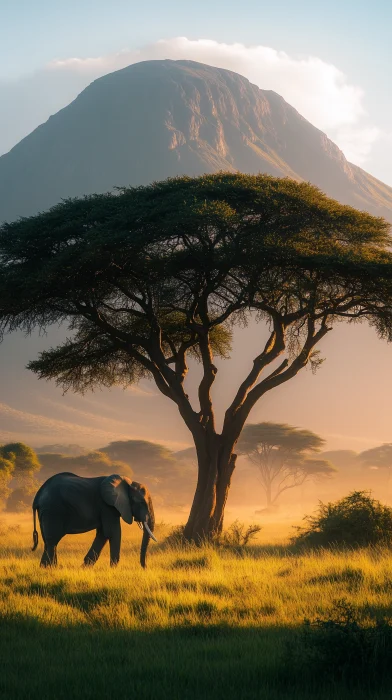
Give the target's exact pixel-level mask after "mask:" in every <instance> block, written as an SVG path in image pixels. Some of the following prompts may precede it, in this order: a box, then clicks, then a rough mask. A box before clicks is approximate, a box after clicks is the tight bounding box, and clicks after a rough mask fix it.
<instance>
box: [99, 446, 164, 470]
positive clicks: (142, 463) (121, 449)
mask: <svg viewBox="0 0 392 700" xmlns="http://www.w3.org/2000/svg"><path fill="white" fill-rule="evenodd" d="M99 451H100V452H104V453H105V454H107V455H108V456H109V457H110V459H114V460H121V461H123V462H126V463H127V464H129V466H130V467H132V469H133V471H134V472H135V473H136V474H141V473H143V472H144V473H149V474H153V473H157V472H158V473H160V474H165V473H167V471H168V469H170V468H174V467H175V466H176V459H175V456H174V453H173V452H172V451H171V450H169V449H168V448H167V447H165V446H164V445H160V444H159V443H156V442H150V441H148V440H117V441H115V442H111V443H109V445H106V447H100V448H99Z"/></svg>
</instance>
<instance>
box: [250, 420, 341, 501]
mask: <svg viewBox="0 0 392 700" xmlns="http://www.w3.org/2000/svg"><path fill="white" fill-rule="evenodd" d="M324 442H325V441H324V440H323V439H322V438H321V437H320V436H319V435H316V433H312V432H311V431H310V430H301V429H299V428H293V426H291V425H287V424H286V423H255V424H251V423H248V424H247V425H245V428H244V430H243V431H242V434H241V437H240V439H239V442H238V452H239V454H244V455H246V457H247V458H248V459H249V461H250V462H252V464H254V465H255V466H256V467H257V469H258V472H259V475H260V480H261V483H262V486H263V489H264V492H265V495H266V501H267V507H270V506H272V505H275V504H276V502H277V500H278V499H279V496H281V494H282V493H284V491H287V490H288V489H293V488H296V487H297V486H302V484H304V483H305V481H308V480H310V479H318V478H320V477H325V476H331V475H332V474H333V473H334V471H335V468H334V467H333V466H332V464H331V463H330V462H328V461H327V460H326V459H315V458H314V457H313V454H314V453H317V452H319V451H320V448H321V446H322V445H323V444H324Z"/></svg>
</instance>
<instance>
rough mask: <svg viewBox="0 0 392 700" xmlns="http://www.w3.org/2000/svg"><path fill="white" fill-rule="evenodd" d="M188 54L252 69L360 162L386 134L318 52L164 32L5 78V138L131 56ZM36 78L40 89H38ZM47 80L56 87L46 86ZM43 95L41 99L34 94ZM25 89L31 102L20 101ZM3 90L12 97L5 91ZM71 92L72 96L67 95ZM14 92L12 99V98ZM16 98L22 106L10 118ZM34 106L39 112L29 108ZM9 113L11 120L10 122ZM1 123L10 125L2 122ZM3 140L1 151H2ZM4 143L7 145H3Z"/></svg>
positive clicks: (256, 79) (251, 75)
mask: <svg viewBox="0 0 392 700" xmlns="http://www.w3.org/2000/svg"><path fill="white" fill-rule="evenodd" d="M165 58H169V59H174V60H178V59H187V60H194V61H200V62H202V63H207V64H210V65H213V66H217V67H220V68H226V69H229V70H232V71H235V72H237V73H240V74H242V75H244V76H245V77H247V78H248V79H249V80H250V81H251V82H252V83H254V84H256V85H258V86H259V87H260V88H262V89H264V90H274V91H275V92H277V93H279V94H280V95H282V96H283V97H284V98H285V100H286V101H287V102H289V103H290V104H291V105H293V107H295V108H296V109H297V110H298V111H299V112H300V113H301V114H302V115H303V116H304V117H305V118H306V119H308V120H309V121H310V122H311V123H312V124H314V125H315V126H317V127H318V128H320V129H322V130H323V131H326V132H327V133H328V135H329V136H330V137H331V138H332V139H333V140H335V141H336V142H337V143H338V145H339V146H340V147H343V150H344V149H346V151H347V153H348V155H349V157H350V159H351V160H353V161H354V162H356V163H358V164H362V163H363V162H365V161H366V158H367V157H368V155H369V153H370V151H371V148H372V145H373V144H374V143H375V141H376V140H377V139H378V138H379V137H380V136H381V133H380V131H379V130H378V129H377V128H376V127H375V126H374V125H369V124H367V123H366V110H365V106H364V93H363V90H362V89H361V87H360V86H358V85H354V84H352V83H351V82H350V81H349V79H348V78H347V76H346V75H345V74H344V73H343V72H342V71H341V70H340V69H339V68H338V67H336V66H334V65H333V64H331V63H327V62H325V61H323V60H321V59H320V58H318V57H316V56H305V57H295V56H290V55H289V54H288V53H286V52H284V51H277V50H276V49H273V48H271V47H267V46H245V45H244V44H238V43H234V44H227V43H220V42H217V41H213V40H207V39H196V40H191V39H188V38H186V37H177V38H173V39H161V40H159V41H157V42H155V43H154V44H149V45H146V46H144V47H142V48H140V49H136V50H123V51H120V52H117V53H113V54H109V55H106V56H98V57H89V58H79V57H71V58H65V59H62V60H60V59H57V60H54V61H52V62H50V63H49V64H48V65H47V66H46V67H45V69H44V70H42V71H39V72H38V73H36V74H35V75H34V76H31V77H30V79H28V78H25V79H24V81H21V82H20V83H19V84H13V86H12V85H10V84H8V85H7V86H4V85H3V86H1V85H0V101H1V103H2V104H5V105H6V107H5V112H6V114H5V115H4V114H3V115H2V116H1V115H0V133H1V132H3V133H4V136H3V144H7V142H8V143H9V142H10V140H11V139H12V136H11V135H12V133H14V134H17V135H18V136H19V137H20V133H21V131H23V129H24V130H25V133H27V132H28V130H29V129H27V125H28V124H29V128H30V129H31V128H32V122H33V121H34V120H35V124H34V126H36V125H37V123H38V122H37V118H38V117H39V118H40V119H41V120H42V119H43V112H44V111H45V106H46V110H47V116H49V114H51V113H53V112H54V111H56V109H59V108H61V107H63V106H65V104H67V102H69V101H70V99H73V98H74V97H76V95H77V94H78V92H80V90H81V89H82V88H83V87H85V86H87V85H88V84H89V83H90V82H91V81H92V80H94V79H95V78H98V77H100V76H102V75H105V74H106V73H110V72H112V71H115V70H118V69H120V68H123V67H125V66H128V65H130V64H132V63H136V62H139V61H145V60H151V59H165ZM32 85H34V89H32ZM45 85H50V88H53V89H49V90H46V92H45ZM37 91H38V93H39V96H40V98H41V99H40V100H38V101H39V102H40V104H39V106H37V105H36V102H37V100H36V98H34V94H36V93H37ZM23 95H26V96H27V103H28V104H26V101H25V103H24V108H23V109H21V105H22V103H23ZM4 96H5V97H6V98H8V100H5V99H4ZM65 96H66V98H67V99H66V100H65V99H64V98H65ZM10 99H11V104H10ZM12 103H14V104H16V105H18V110H17V111H18V113H16V110H14V111H15V114H14V118H12V111H13V106H12ZM30 106H33V113H32V114H29V111H30ZM6 120H7V122H8V125H6V123H5V122H6ZM2 126H3V127H4V128H2ZM1 147H2V143H1V142H0V153H1V152H2V149H1ZM3 148H4V145H3Z"/></svg>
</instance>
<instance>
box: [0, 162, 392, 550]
mask: <svg viewBox="0 0 392 700" xmlns="http://www.w3.org/2000/svg"><path fill="white" fill-rule="evenodd" d="M250 319H252V320H254V321H260V322H262V323H263V324H264V326H265V329H266V331H267V333H268V339H267V340H266V341H265V340H263V342H262V343H261V344H260V343H258V344H256V346H255V348H254V360H253V363H252V365H251V367H250V368H249V369H245V368H244V369H245V371H244V375H243V377H242V380H241V382H240V384H239V386H238V390H237V392H236V393H235V396H234V397H233V400H232V403H231V404H230V405H229V406H228V407H227V409H226V412H225V415H224V420H223V422H222V429H221V430H219V429H218V427H217V423H216V416H215V411H214V405H213V398H212V387H213V385H214V382H215V380H216V376H217V373H218V367H217V364H216V362H215V358H216V357H221V358H223V359H228V358H229V356H230V348H231V340H232V331H233V327H234V326H236V325H239V324H244V323H246V322H247V320H250ZM341 320H346V321H354V320H366V321H367V322H368V323H369V324H370V325H372V326H374V327H375V329H376V331H377V333H378V334H379V336H380V337H382V338H385V339H387V340H391V339H392V252H391V239H390V236H389V224H388V223H387V222H386V221H385V220H384V219H382V218H376V217H374V216H371V215H370V214H367V213H365V212H359V211H356V210H355V209H353V208H351V207H348V206H344V205H341V204H339V203H338V202H336V201H334V200H332V199H328V198H327V197H326V196H325V195H324V194H323V193H322V192H320V190H318V189H317V188H315V187H312V186H311V185H309V184H308V183H305V182H301V183H298V182H295V181H293V180H289V179H288V178H283V179H279V178H274V177H270V176H267V175H242V174H240V173H218V174H214V175H204V176H202V177H199V178H191V177H182V178H174V179H171V180H166V181H165V182H155V183H153V184H152V185H149V186H144V187H134V188H124V189H121V190H119V191H117V192H114V193H107V194H98V195H91V196H88V197H85V198H81V199H68V200H66V201H63V202H62V203H60V204H58V205H57V206H55V207H53V208H52V209H51V210H50V211H48V212H44V213H40V214H38V215H36V216H32V217H28V218H23V219H19V220H18V221H15V222H12V223H5V224H3V225H2V226H1V227H0V331H2V332H3V333H8V332H12V331H15V330H17V329H20V330H22V331H24V332H31V331H32V330H33V329H36V328H38V329H45V328H47V327H49V326H50V325H51V324H59V323H62V324H68V327H69V329H70V334H69V336H68V339H67V340H66V341H65V342H64V343H63V344H62V345H60V346H58V347H55V348H52V349H50V350H47V351H45V352H43V353H42V354H41V355H40V357H39V358H38V359H37V360H35V361H33V362H31V363H30V364H29V367H30V368H31V369H32V370H33V371H35V372H36V373H37V374H38V375H39V377H42V378H47V379H55V380H56V381H57V382H58V384H59V385H61V386H62V387H63V388H64V389H65V390H66V389H72V390H74V391H78V392H83V391H86V390H87V389H90V388H92V387H94V386H97V385H101V386H102V385H103V386H112V385H115V384H123V385H125V386H129V385H130V384H133V383H135V382H138V381H139V380H140V379H141V378H143V377H146V378H149V379H151V380H153V381H154V382H155V383H156V386H157V388H158V390H159V391H160V392H161V393H162V395H163V396H165V397H166V398H167V399H168V400H170V401H172V402H173V403H174V405H175V406H176V407H177V409H178V411H179V414H180V416H181V418H182V420H183V421H184V423H185V425H186V426H187V428H188V429H189V431H190V433H191V435H192V438H193V441H194V443H195V447H196V450H197V459H198V479H197V486H196V490H195V494H194V499H193V503H192V507H191V511H190V514H189V518H188V522H187V524H186V527H185V531H184V534H185V537H186V539H188V540H191V541H195V542H199V541H200V540H201V539H203V538H205V537H214V536H215V535H216V534H219V533H220V532H221V531H222V527H223V517H224V510H225V505H226V502H227V497H228V493H229V488H230V484H231V481H232V476H233V471H234V469H235V465H236V458H237V455H236V452H235V447H236V443H237V441H238V439H239V437H240V435H241V432H242V429H243V427H244V425H245V423H246V421H247V420H248V417H249V415H250V413H251V411H252V409H253V408H254V407H255V405H256V403H257V402H258V401H259V400H261V399H262V398H263V397H264V396H265V395H266V394H267V393H269V392H270V391H273V390H274V389H276V388H277V387H280V386H282V385H283V384H284V383H285V382H287V381H290V380H291V379H293V378H294V377H295V376H296V375H297V374H298V373H299V372H300V371H301V370H302V369H304V368H305V367H306V366H311V367H312V368H313V369H316V368H317V367H318V366H319V365H320V362H321V359H320V355H319V351H318V350H317V349H316V348H317V346H318V345H319V343H320V342H321V341H322V340H323V338H325V336H326V335H327V334H328V333H329V332H330V331H331V330H332V328H333V326H334V325H335V324H336V323H338V322H339V321H341ZM261 337H263V335H262V334H260V338H261ZM190 357H193V358H194V359H195V360H196V361H199V362H200V364H201V379H200V382H199V386H198V393H197V401H196V403H195V402H193V401H192V400H191V399H190V397H189V395H188V393H187V391H186V379H187V376H188V373H189V371H190V370H192V372H193V371H195V370H194V366H193V365H191V364H190V362H189V358H190ZM278 358H279V363H277V364H274V363H275V362H276V361H277V360H278ZM196 371H197V370H196Z"/></svg>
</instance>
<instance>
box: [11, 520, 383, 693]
mask: <svg viewBox="0 0 392 700" xmlns="http://www.w3.org/2000/svg"><path fill="white" fill-rule="evenodd" d="M162 529H163V528H161V532H160V533H159V528H158V534H160V535H161V539H163V537H162V535H163V534H164V533H163V532H162ZM135 530H136V528H126V527H124V528H123V532H124V543H123V552H122V560H121V562H120V565H119V566H118V568H117V569H114V570H112V569H110V568H109V562H108V558H109V557H108V551H107V550H106V549H105V550H104V552H103V553H102V556H101V559H100V560H99V562H98V563H97V565H96V567H94V569H87V570H85V569H82V568H81V562H82V560H83V556H84V554H85V552H86V551H87V548H88V546H89V544H90V541H91V539H92V537H91V536H80V537H68V538H65V539H64V541H63V542H62V543H61V544H60V546H59V551H58V556H59V567H58V568H57V569H56V570H41V569H40V568H39V566H38V564H39V558H40V554H41V551H40V550H41V547H42V543H41V542H40V546H39V548H38V550H37V552H34V553H32V552H31V551H30V546H31V545H30V539H31V532H30V526H29V525H28V521H26V523H23V527H22V529H21V531H20V532H15V531H10V530H9V529H8V527H7V526H5V527H3V528H0V697H1V698H7V700H8V699H9V700H14V699H19V698H20V699H22V698H23V699H24V700H25V699H28V700H29V699H31V700H36V699H37V700H38V699H39V700H49V699H50V700H52V699H54V700H63V699H64V700H69V699H71V698H72V699H74V698H83V699H85V700H89V699H90V698H91V700H93V699H94V700H100V699H101V698H111V697H113V698H114V697H115V698H121V697H126V698H132V697H135V698H138V700H150V699H152V698H154V700H163V699H166V698H170V700H177V699H178V700H180V699H181V700H188V699H189V700H196V699H197V700H198V699H199V698H200V699H202V698H207V699H209V698H214V699H217V698H224V700H232V699H233V700H234V698H235V699H236V700H248V699H249V700H251V699H253V698H255V699H256V698H261V697H262V698H267V699H268V700H269V699H271V700H275V699H276V700H278V699H279V700H280V699H283V698H284V699H286V698H287V699H289V698H290V699H293V700H295V699H298V700H299V699H307V698H317V699H319V698H320V699H321V700H327V699H328V700H334V699H336V700H338V699H340V698H341V699H342V700H343V699H346V698H347V699H348V698H351V697H352V688H351V689H350V688H349V687H346V686H344V685H343V684H341V683H338V682H336V681H333V680H331V679H330V678H328V677H323V676H321V677H319V676H318V675H317V674H316V675H315V674H312V672H311V669H310V670H309V673H308V672H307V671H306V669H305V672H304V670H303V669H302V670H301V669H298V668H295V667H294V666H293V665H292V664H291V662H290V649H292V648H293V645H295V644H298V639H299V637H298V629H299V628H300V627H301V625H302V624H303V621H304V619H305V618H309V619H311V620H312V619H315V618H316V617H319V616H323V615H328V611H329V610H330V609H331V606H332V605H333V601H334V600H336V599H339V598H345V599H347V600H348V601H350V602H351V603H352V604H353V605H354V606H355V608H356V610H358V613H359V615H360V617H361V619H362V620H363V621H364V624H371V623H372V621H373V620H375V619H377V618H379V617H381V616H389V615H392V597H391V592H392V553H391V552H390V551H388V550H371V549H369V550H360V551H357V552H348V553H338V552H335V553H333V552H332V553H331V552H329V553H328V552H324V553H322V552H321V553H318V554H315V553H314V554H308V555H295V554H293V553H292V552H291V551H290V550H289V549H288V548H285V546H284V543H283V545H281V546H267V544H265V543H264V544H263V543H261V542H260V544H256V545H255V546H253V547H249V548H248V550H246V551H245V553H241V552H235V551H230V550H220V551H216V550H214V549H212V548H209V547H205V548H203V549H197V550H192V549H190V550H189V551H184V550H179V549H167V548H165V547H164V546H162V545H151V547H150V557H149V562H148V565H149V568H148V569H147V570H146V571H143V570H142V569H141V568H140V566H139V564H138V548H139V536H138V535H139V531H138V530H136V532H135ZM1 533H2V534H1ZM389 696H390V691H389V690H388V689H385V690H383V689H382V688H381V687H380V688H379V689H374V688H373V689H370V688H369V689H367V688H366V687H362V686H361V687H359V688H357V689H356V690H355V697H356V699H357V698H372V700H373V699H374V700H381V699H384V698H385V699H386V698H387V697H388V698H389Z"/></svg>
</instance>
